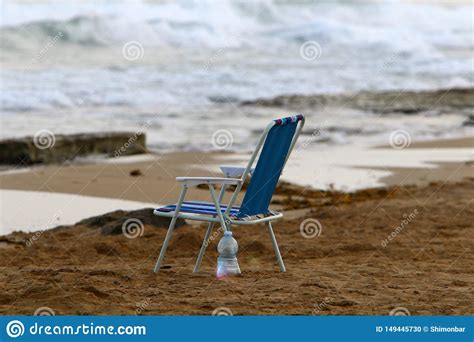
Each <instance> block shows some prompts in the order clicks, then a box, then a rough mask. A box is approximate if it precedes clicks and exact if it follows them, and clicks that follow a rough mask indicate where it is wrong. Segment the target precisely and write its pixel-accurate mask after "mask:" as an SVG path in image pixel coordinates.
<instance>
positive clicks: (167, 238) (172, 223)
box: [154, 217, 177, 273]
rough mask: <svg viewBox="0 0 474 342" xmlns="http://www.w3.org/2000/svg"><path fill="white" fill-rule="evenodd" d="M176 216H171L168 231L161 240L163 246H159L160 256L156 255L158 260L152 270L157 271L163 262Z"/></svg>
mask: <svg viewBox="0 0 474 342" xmlns="http://www.w3.org/2000/svg"><path fill="white" fill-rule="evenodd" d="M176 220H177V218H176V217H173V218H172V219H171V223H170V226H169V227H168V232H167V233H166V237H165V241H163V246H162V247H161V251H160V256H159V257H158V260H157V261H156V265H155V269H154V272H155V273H158V272H159V271H160V268H161V263H162V262H163V259H164V257H165V253H166V249H167V248H168V244H169V242H170V240H171V234H172V233H173V230H174V226H175V225H176Z"/></svg>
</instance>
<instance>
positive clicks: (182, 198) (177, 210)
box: [153, 186, 188, 273]
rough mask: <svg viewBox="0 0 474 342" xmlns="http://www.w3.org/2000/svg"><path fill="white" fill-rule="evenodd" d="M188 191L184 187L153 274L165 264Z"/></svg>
mask: <svg viewBox="0 0 474 342" xmlns="http://www.w3.org/2000/svg"><path fill="white" fill-rule="evenodd" d="M187 190H188V188H187V187H186V186H183V188H182V189H181V193H180V195H179V199H178V203H177V204H176V208H175V213H174V216H173V218H172V219H171V222H170V226H169V227H168V231H167V232H166V237H165V241H163V246H162V247H161V251H160V256H159V257H158V260H157V261H156V264H155V269H154V270H153V272H155V273H158V272H159V271H160V268H161V263H162V262H163V259H164V257H165V253H166V249H167V248H168V244H169V243H170V240H171V235H172V234H173V229H174V226H175V225H176V220H177V219H178V216H179V211H180V210H181V205H182V204H183V201H184V196H186V191H187Z"/></svg>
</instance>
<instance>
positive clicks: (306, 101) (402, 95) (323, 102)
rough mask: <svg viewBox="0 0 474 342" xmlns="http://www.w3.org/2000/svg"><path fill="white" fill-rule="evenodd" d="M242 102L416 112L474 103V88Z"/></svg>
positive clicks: (244, 103) (248, 102) (297, 96)
mask: <svg viewBox="0 0 474 342" xmlns="http://www.w3.org/2000/svg"><path fill="white" fill-rule="evenodd" d="M240 105H242V106H263V107H286V108H289V109H291V110H306V109H308V108H313V109H319V108H322V107H331V108H353V109H358V110H364V111H371V112H375V113H383V114H384V113H399V114H405V115H413V114H418V113H422V112H426V111H435V112H438V113H440V112H442V111H445V110H448V111H449V110H456V109H466V108H472V107H474V88H454V89H441V90H426V91H384V92H369V91H361V92H358V93H355V94H340V95H282V96H277V97H274V98H270V99H257V100H255V101H243V102H241V103H240Z"/></svg>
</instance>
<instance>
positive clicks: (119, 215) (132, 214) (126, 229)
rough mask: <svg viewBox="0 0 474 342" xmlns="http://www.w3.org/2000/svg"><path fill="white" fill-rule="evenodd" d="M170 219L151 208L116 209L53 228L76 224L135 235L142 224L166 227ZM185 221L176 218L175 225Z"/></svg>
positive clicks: (102, 231) (103, 230)
mask: <svg viewBox="0 0 474 342" xmlns="http://www.w3.org/2000/svg"><path fill="white" fill-rule="evenodd" d="M170 221H171V218H169V217H161V216H156V215H154V214H153V208H145V209H139V210H131V211H124V210H116V211H113V212H110V213H107V214H103V215H99V216H94V217H89V218H86V219H84V220H82V221H79V222H77V223H76V224H75V225H73V226H60V227H57V228H54V229H70V228H73V227H76V226H86V227H89V228H93V229H99V231H100V232H101V234H102V235H118V234H125V235H126V234H129V235H135V234H141V233H142V231H143V229H144V228H143V227H144V226H151V227H154V228H168V226H169V224H170ZM185 223H186V222H185V221H184V220H183V219H177V221H176V226H175V227H176V228H178V227H181V226H183V225H184V224H185Z"/></svg>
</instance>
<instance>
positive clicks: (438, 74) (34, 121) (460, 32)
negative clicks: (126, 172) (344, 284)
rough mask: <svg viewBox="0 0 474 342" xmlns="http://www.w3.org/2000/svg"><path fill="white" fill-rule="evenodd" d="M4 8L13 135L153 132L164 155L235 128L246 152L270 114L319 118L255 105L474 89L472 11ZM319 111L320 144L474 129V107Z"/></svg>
mask: <svg viewBox="0 0 474 342" xmlns="http://www.w3.org/2000/svg"><path fill="white" fill-rule="evenodd" d="M1 5H2V16H1V28H0V36H1V38H0V46H1V51H2V52H1V56H0V63H1V73H0V77H1V90H2V99H1V113H2V116H1V127H2V128H1V130H0V138H7V137H18V136H24V135H32V134H34V133H35V132H37V131H38V130H41V129H48V130H50V131H52V132H54V133H55V134H59V133H74V132H93V131H101V132H102V131H115V130H131V131H136V130H144V131H146V132H147V139H148V144H149V146H150V147H152V148H156V149H159V150H161V151H169V150H209V149H212V148H213V146H212V144H211V141H210V136H211V135H212V132H214V131H215V130H216V129H218V128H226V129H229V130H231V132H232V135H233V138H234V139H233V141H234V143H233V145H232V149H233V150H238V151H240V150H248V149H250V148H251V147H252V146H253V144H254V140H255V139H249V138H253V137H254V136H256V134H257V133H259V132H260V128H261V126H262V125H264V124H265V123H266V122H267V121H268V120H269V119H270V118H274V117H277V116H281V115H283V114H289V113H292V112H293V109H295V110H300V109H305V106H304V101H303V102H302V103H303V105H301V106H294V105H292V104H291V103H290V105H289V106H286V107H285V106H283V108H280V109H278V110H274V109H269V108H268V107H269V106H245V102H246V101H247V102H248V101H255V100H260V99H271V98H274V97H276V96H280V95H322V97H320V98H317V101H316V102H318V101H319V100H321V99H322V100H325V99H326V97H325V96H327V95H336V96H337V95H339V94H358V93H359V92H361V91H368V92H369V93H371V92H375V93H376V92H380V91H386V90H395V91H400V90H403V91H411V90H416V91H419V90H424V91H425V90H428V91H432V90H437V89H451V88H470V87H472V85H473V46H474V40H473V21H472V13H473V11H472V4H471V2H469V1H277V0H274V1H271V0H258V1H206V0H201V1H177V0H176V1H171V0H170V1H146V0H134V1H131V0H128V1H125V0H124V1H119V0H112V1H107V0H102V1H79V0H77V1H46V0H37V1H29V0H25V1H22V0H2V1H1ZM331 99H333V100H334V99H335V98H331ZM351 99H353V97H352V96H351ZM391 99H392V98H391ZM336 100H337V98H336ZM354 101H355V102H356V103H360V101H359V100H358V98H357V97H356V98H355V100H353V102H354ZM380 101H381V102H384V101H385V99H384V98H383V97H382V98H381V99H379V102H380ZM300 102H301V101H300ZM273 104H275V103H273ZM276 104H278V103H276ZM270 107H272V106H270ZM300 107H302V108H300ZM306 107H308V109H306V110H305V114H306V115H307V116H308V117H309V118H310V119H311V120H309V123H308V125H309V126H311V127H310V128H313V129H314V128H315V127H319V126H322V125H323V123H324V126H325V127H327V128H328V129H326V130H324V131H322V132H321V134H320V135H319V136H318V138H317V140H318V142H320V143H322V144H326V145H327V144H329V145H332V144H348V143H356V142H358V141H366V140H369V141H370V142H376V143H379V142H385V143H387V139H386V138H387V132H390V131H392V130H393V129H396V128H403V129H406V130H407V131H409V132H410V134H411V136H412V137H417V138H422V139H428V138H433V137H440V136H464V135H466V134H469V125H468V124H466V122H467V123H469V120H471V121H472V117H471V118H470V115H471V113H472V111H470V110H469V108H467V109H464V110H458V111H456V112H454V111H449V110H444V111H442V112H440V111H436V110H430V109H431V108H430V107H429V106H428V107H427V106H424V108H423V110H422V111H416V110H415V111H414V113H409V114H415V115H406V114H407V113H405V112H404V111H403V110H402V111H401V112H400V111H399V112H396V111H394V112H393V113H391V112H390V111H389V113H385V112H386V111H383V110H382V109H383V108H382V109H381V108H380V106H379V107H376V108H371V104H370V103H369V104H367V105H362V106H354V105H350V104H349V105H347V106H345V105H338V106H336V107H337V108H329V109H328V108H327V107H325V106H322V107H321V108H318V107H317V106H314V104H313V106H306ZM361 107H362V108H361ZM374 112H375V113H376V114H381V113H382V114H384V115H378V116H377V118H376V120H375V119H374V117H373V113H374ZM203 122H205V124H203ZM255 127H257V129H255ZM182 132H186V134H183V133H182Z"/></svg>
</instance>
